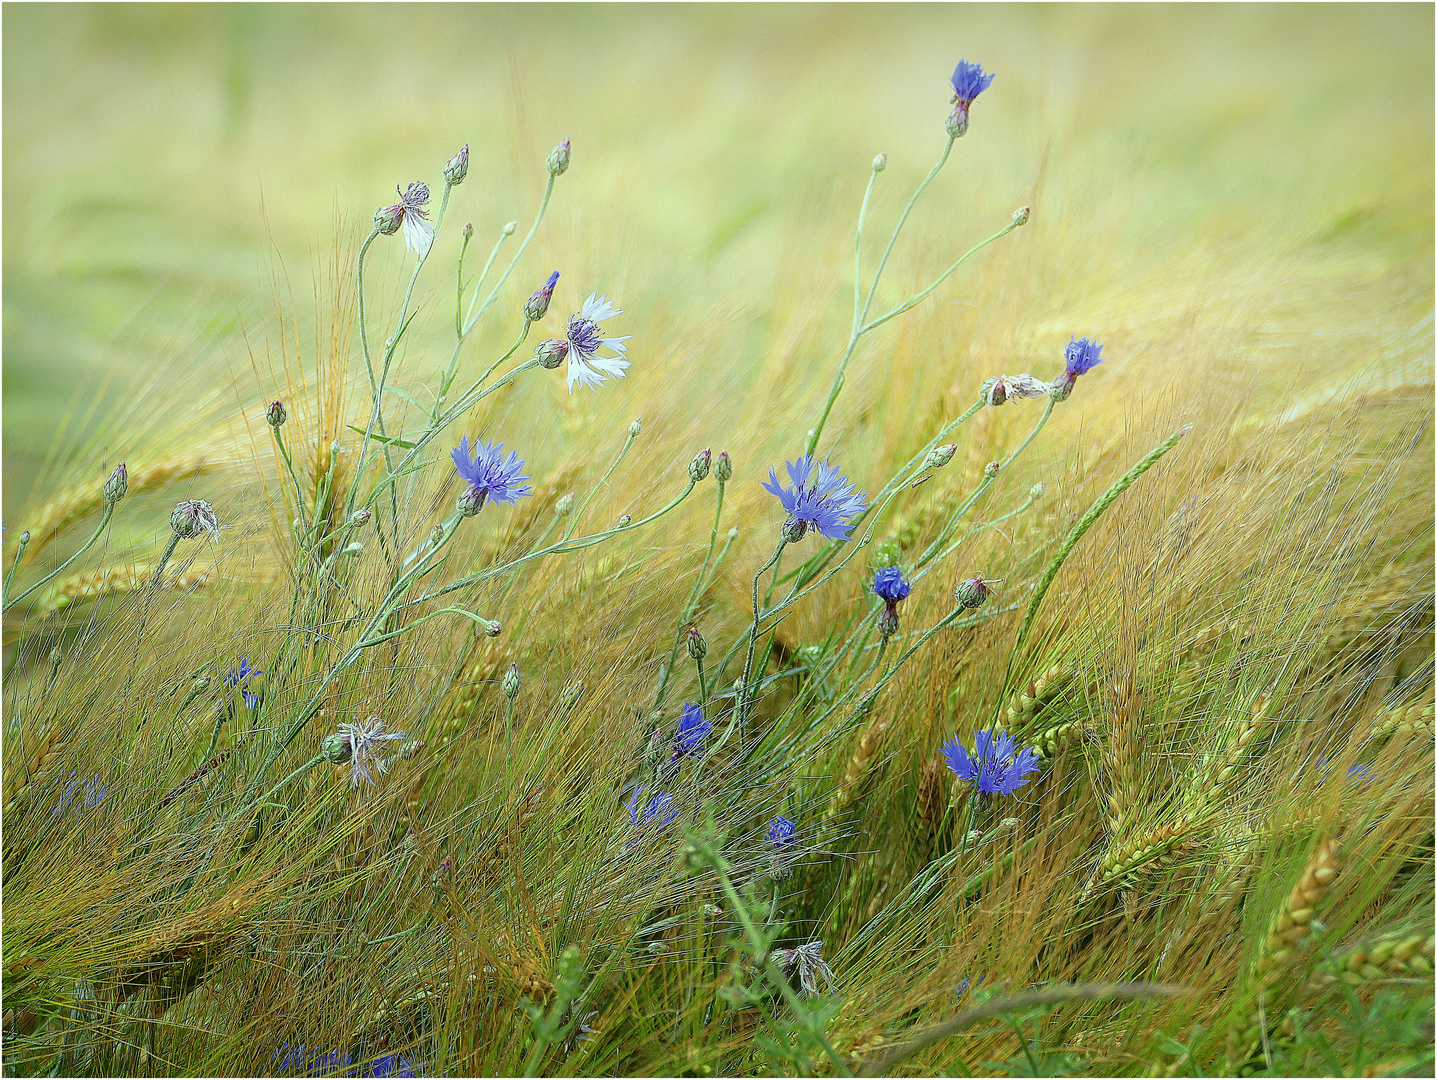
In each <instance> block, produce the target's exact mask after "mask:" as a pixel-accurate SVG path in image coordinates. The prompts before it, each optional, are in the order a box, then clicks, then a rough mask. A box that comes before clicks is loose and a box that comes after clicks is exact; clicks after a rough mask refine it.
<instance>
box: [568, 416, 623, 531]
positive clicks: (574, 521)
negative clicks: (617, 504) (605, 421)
mask: <svg viewBox="0 0 1437 1080" xmlns="http://www.w3.org/2000/svg"><path fill="white" fill-rule="evenodd" d="M635 437H636V436H635V435H634V434H633V432H630V433H629V434H628V437H627V438H625V439H624V445H623V446H621V447H620V448H619V453H618V455H617V456H616V457H615V458H614V461H613V464H611V465H610V466H609V470H608V472H606V473H604V475H603V477H602V478H601V479H600V480H599V482H598V483H597V484H595V485H594V486H593V488H591V489H590V491H589V494H588V495H586V496H584V501H583V502H581V503H580V504H579V508H578V509H577V510H575V511H574V513H573V514H572V515H570V517H569V522H568V524H567V525H565V526H564V539H565V540H567V539H569V537H571V536H573V535H574V530H575V529H576V528H578V526H579V519H580V518H581V517H583V516H584V511H585V510H587V509H588V508H589V503H590V502H592V501H593V498H594V496H595V495H597V494H598V493H599V489H600V488H601V487H603V486H604V485H605V484H607V483H608V482H609V477H611V476H613V475H614V470H615V469H617V468H618V467H619V462H621V461H623V460H624V455H625V454H627V453H628V452H629V447H631V446H633V445H634V439H635Z"/></svg>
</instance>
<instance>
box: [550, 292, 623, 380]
mask: <svg viewBox="0 0 1437 1080" xmlns="http://www.w3.org/2000/svg"><path fill="white" fill-rule="evenodd" d="M622 314H623V309H622V308H616V307H614V305H613V304H611V303H609V298H608V297H607V296H599V295H598V294H597V293H590V294H589V298H588V299H587V300H585V301H584V306H583V307H581V308H580V309H579V310H578V312H577V313H576V314H574V315H571V316H570V317H569V329H568V331H567V332H566V333H565V335H564V337H565V340H566V341H567V342H568V345H569V350H568V356H569V372H568V383H569V393H571V394H572V393H573V392H574V384H575V383H578V384H580V385H582V386H592V387H593V388H594V389H595V390H597V389H598V388H599V387H600V386H601V385H602V384H603V383H604V381H605V380H606V379H608V378H609V377H610V376H613V377H614V378H616V379H622V378H623V377H624V369H625V368H626V367H628V366H629V361H628V346H626V345H625V344H624V342H626V341H628V340H629V338H630V337H632V336H633V335H632V334H629V335H627V336H625V337H615V338H608V337H604V336H603V333H604V332H603V329H602V328H601V327H600V326H599V320H600V319H612V318H613V317H614V316H615V315H622ZM600 349H611V350H612V351H613V352H614V353H615V354H617V355H614V356H600V355H599V350H600Z"/></svg>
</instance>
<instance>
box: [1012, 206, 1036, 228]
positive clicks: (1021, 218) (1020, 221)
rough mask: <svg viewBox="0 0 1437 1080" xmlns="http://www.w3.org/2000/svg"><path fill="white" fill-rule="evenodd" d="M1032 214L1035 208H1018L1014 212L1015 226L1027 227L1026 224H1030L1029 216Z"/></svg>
mask: <svg viewBox="0 0 1437 1080" xmlns="http://www.w3.org/2000/svg"><path fill="white" fill-rule="evenodd" d="M1032 212H1033V208H1032V207H1031V206H1020V207H1018V209H1016V210H1014V211H1013V224H1014V225H1026V224H1028V215H1029V214H1031V213H1032Z"/></svg>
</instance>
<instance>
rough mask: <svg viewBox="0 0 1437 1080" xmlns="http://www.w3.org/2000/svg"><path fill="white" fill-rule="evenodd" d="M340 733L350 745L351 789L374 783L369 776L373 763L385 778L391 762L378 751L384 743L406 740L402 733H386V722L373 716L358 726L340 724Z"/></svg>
mask: <svg viewBox="0 0 1437 1080" xmlns="http://www.w3.org/2000/svg"><path fill="white" fill-rule="evenodd" d="M339 733H340V735H342V736H343V737H344V739H345V741H346V742H347V743H348V744H349V783H350V786H351V787H358V786H359V784H360V782H361V781H363V782H364V783H367V784H372V783H374V778H373V777H372V776H370V775H369V766H370V764H371V763H372V764H373V765H374V766H375V767H376V768H377V769H378V770H379V775H380V776H383V775H384V774H385V773H386V772H387V771H388V770H389V762H388V761H387V760H386V759H384V758H382V757H380V756H379V755H378V753H377V751H378V750H379V748H380V746H381V745H382V744H383V743H386V742H390V741H392V740H395V739H402V738H404V732H402V731H385V730H384V721H383V720H381V719H379V717H377V716H371V717H370V718H369V719H368V720H365V721H363V722H362V723H358V724H340V725H339Z"/></svg>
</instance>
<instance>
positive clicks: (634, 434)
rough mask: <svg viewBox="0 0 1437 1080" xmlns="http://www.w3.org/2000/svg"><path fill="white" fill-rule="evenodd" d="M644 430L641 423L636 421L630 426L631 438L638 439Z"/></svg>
mask: <svg viewBox="0 0 1437 1080" xmlns="http://www.w3.org/2000/svg"><path fill="white" fill-rule="evenodd" d="M643 430H644V425H643V424H641V423H639V421H637V420H635V421H634V422H633V423H632V424H630V425H629V438H631V439H637V438H638V437H639V432H641V431H643Z"/></svg>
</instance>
